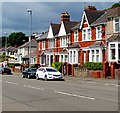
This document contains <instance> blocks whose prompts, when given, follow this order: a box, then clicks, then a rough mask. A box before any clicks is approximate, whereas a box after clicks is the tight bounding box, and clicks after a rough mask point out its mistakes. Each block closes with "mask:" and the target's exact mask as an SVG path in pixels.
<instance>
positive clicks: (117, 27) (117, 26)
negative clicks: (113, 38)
mask: <svg viewBox="0 0 120 113" xmlns="http://www.w3.org/2000/svg"><path fill="white" fill-rule="evenodd" d="M115 31H116V32H118V31H119V23H116V24H115Z"/></svg>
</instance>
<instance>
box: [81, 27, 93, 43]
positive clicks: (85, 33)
mask: <svg viewBox="0 0 120 113" xmlns="http://www.w3.org/2000/svg"><path fill="white" fill-rule="evenodd" d="M90 40H91V29H90V28H83V30H82V41H90Z"/></svg>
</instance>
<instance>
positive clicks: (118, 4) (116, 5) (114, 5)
mask: <svg viewBox="0 0 120 113" xmlns="http://www.w3.org/2000/svg"><path fill="white" fill-rule="evenodd" d="M119 6H120V2H118V3H115V4H113V5H112V7H111V8H116V7H119Z"/></svg>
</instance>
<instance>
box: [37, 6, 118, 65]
mask: <svg viewBox="0 0 120 113" xmlns="http://www.w3.org/2000/svg"><path fill="white" fill-rule="evenodd" d="M113 10H114V9H110V10H97V9H96V8H95V7H94V6H88V7H86V8H85V10H84V12H83V16H82V19H81V21H80V22H73V21H71V20H70V15H69V14H68V13H67V12H65V13H62V15H61V22H60V24H53V23H51V24H50V26H49V29H48V31H47V32H45V33H44V34H42V35H40V36H37V42H38V43H37V50H36V51H37V52H36V53H37V63H38V64H41V65H47V66H51V64H52V62H67V63H68V64H71V65H73V64H79V65H80V64H81V63H86V62H105V61H109V59H110V56H109V54H110V49H109V48H110V47H108V45H109V40H108V38H110V36H112V35H110V36H108V34H107V29H108V24H107V22H109V15H111V12H112V11H113ZM118 16H119V15H118ZM119 25H120V21H119ZM118 34H119V33H118ZM118 38H120V37H119V36H118ZM110 42H111V41H110ZM115 42H116V41H115ZM117 42H118V43H119V41H117ZM118 45H120V44H118ZM117 47H118V46H117ZM118 49H119V47H118ZM119 50H120V49H119ZM119 50H118V55H120V54H119V53H120V52H119ZM117 58H120V56H118V57H117ZM118 60H119V59H118Z"/></svg>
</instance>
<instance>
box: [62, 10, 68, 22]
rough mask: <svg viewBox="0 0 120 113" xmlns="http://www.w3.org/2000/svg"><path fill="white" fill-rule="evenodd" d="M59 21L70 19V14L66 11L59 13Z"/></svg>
mask: <svg viewBox="0 0 120 113" xmlns="http://www.w3.org/2000/svg"><path fill="white" fill-rule="evenodd" d="M61 21H70V15H69V13H68V12H64V13H62V14H61Z"/></svg>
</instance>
